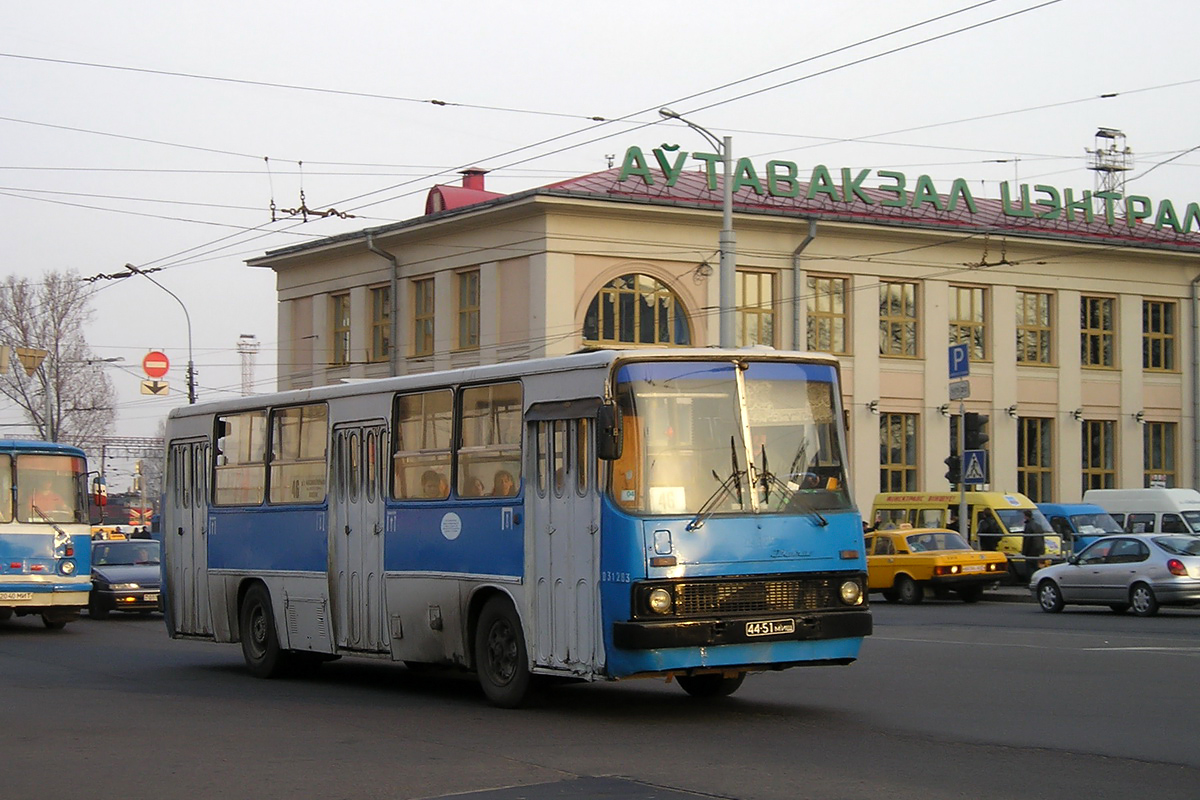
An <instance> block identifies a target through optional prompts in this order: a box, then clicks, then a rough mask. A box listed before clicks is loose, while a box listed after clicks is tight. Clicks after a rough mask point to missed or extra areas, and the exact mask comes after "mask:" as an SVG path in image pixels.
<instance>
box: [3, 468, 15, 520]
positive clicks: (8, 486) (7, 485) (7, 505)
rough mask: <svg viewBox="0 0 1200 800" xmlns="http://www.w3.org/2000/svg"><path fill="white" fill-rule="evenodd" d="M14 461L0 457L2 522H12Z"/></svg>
mask: <svg viewBox="0 0 1200 800" xmlns="http://www.w3.org/2000/svg"><path fill="white" fill-rule="evenodd" d="M12 486H13V484H12V459H11V458H9V457H8V456H3V455H0V522H12Z"/></svg>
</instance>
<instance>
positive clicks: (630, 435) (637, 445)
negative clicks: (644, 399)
mask: <svg viewBox="0 0 1200 800" xmlns="http://www.w3.org/2000/svg"><path fill="white" fill-rule="evenodd" d="M624 425H625V434H624V435H625V446H624V447H623V448H622V449H621V457H620V458H618V459H617V460H616V461H613V462H612V473H611V475H612V479H611V481H610V483H609V486H610V488H611V491H612V498H613V500H615V501H616V503H617V505H619V506H620V507H621V508H630V509H633V508H639V507H641V504H642V465H641V462H640V461H639V460H638V458H639V454H640V453H641V452H642V441H641V439H642V426H641V422H640V421H639V420H638V418H637V417H635V416H634V415H633V414H631V413H630V412H629V410H628V409H625V415H624Z"/></svg>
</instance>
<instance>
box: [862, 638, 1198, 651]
mask: <svg viewBox="0 0 1200 800" xmlns="http://www.w3.org/2000/svg"><path fill="white" fill-rule="evenodd" d="M872 640H874V641H885V642H912V643H916V644H957V645H968V646H970V647H1013V648H1020V649H1024V650H1070V651H1075V652H1082V653H1089V652H1090V653H1121V652H1149V653H1165V654H1167V655H1188V656H1200V647H1155V646H1142V647H1137V646H1131V647H1069V646H1067V647H1064V646H1063V645H1044V644H1029V643H1022V642H981V641H975V640H967V639H915V638H909V637H903V636H879V635H877V634H872V635H871V637H870V638H869V639H867V642H870V641H872Z"/></svg>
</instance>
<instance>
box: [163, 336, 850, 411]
mask: <svg viewBox="0 0 1200 800" xmlns="http://www.w3.org/2000/svg"><path fill="white" fill-rule="evenodd" d="M734 356H742V357H746V358H751V359H754V360H761V361H795V360H802V361H806V362H810V363H824V364H829V365H830V366H836V365H837V364H838V360H837V358H835V357H834V356H832V355H829V354H828V353H810V352H798V351H794V350H776V349H774V348H772V347H765V346H754V347H744V348H736V349H731V348H725V349H722V348H715V347H669V348H667V347H662V348H652V349H651V348H628V349H604V350H588V351H585V352H580V353H573V354H571V355H566V356H555V357H552V358H534V359H528V360H524V361H505V362H501V363H499V364H483V365H479V366H474V367H462V368H458V369H450V370H440V371H437V372H422V373H419V374H415V375H397V376H394V377H388V378H369V379H363V380H353V381H349V382H347V383H337V384H329V385H325V386H315V387H313V388H311V389H292V390H290V391H286V392H276V393H273V394H256V395H250V396H248V397H238V398H233V399H228V400H221V401H214V402H209V403H198V404H196V405H188V406H178V407H176V408H173V409H171V412H170V413H169V414H168V417H169V418H170V419H178V418H181V417H190V416H196V415H203V414H211V413H213V411H214V409H218V408H219V409H221V410H237V409H241V408H246V409H251V408H260V407H262V406H263V405H285V404H301V403H308V402H315V401H319V400H327V399H330V398H334V397H352V396H354V395H359V394H371V393H374V392H381V391H406V390H412V389H420V388H423V387H428V386H442V385H447V384H460V383H474V382H476V381H487V380H497V379H504V378H519V377H522V376H525V375H544V374H548V373H554V372H567V371H571V370H586V369H605V368H607V367H609V366H610V365H612V364H613V363H614V362H616V361H650V360H658V359H663V358H669V359H671V360H690V361H711V360H722V359H729V358H731V357H734Z"/></svg>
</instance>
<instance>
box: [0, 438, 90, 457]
mask: <svg viewBox="0 0 1200 800" xmlns="http://www.w3.org/2000/svg"><path fill="white" fill-rule="evenodd" d="M0 453H17V454H20V453H41V454H43V455H45V454H54V453H58V454H62V455H65V456H79V457H80V458H86V457H87V456H86V455H85V453H84V452H83V451H82V450H80V449H79V448H78V447H76V446H75V445H71V444H62V443H61V442H41V441H38V440H36V439H0Z"/></svg>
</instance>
